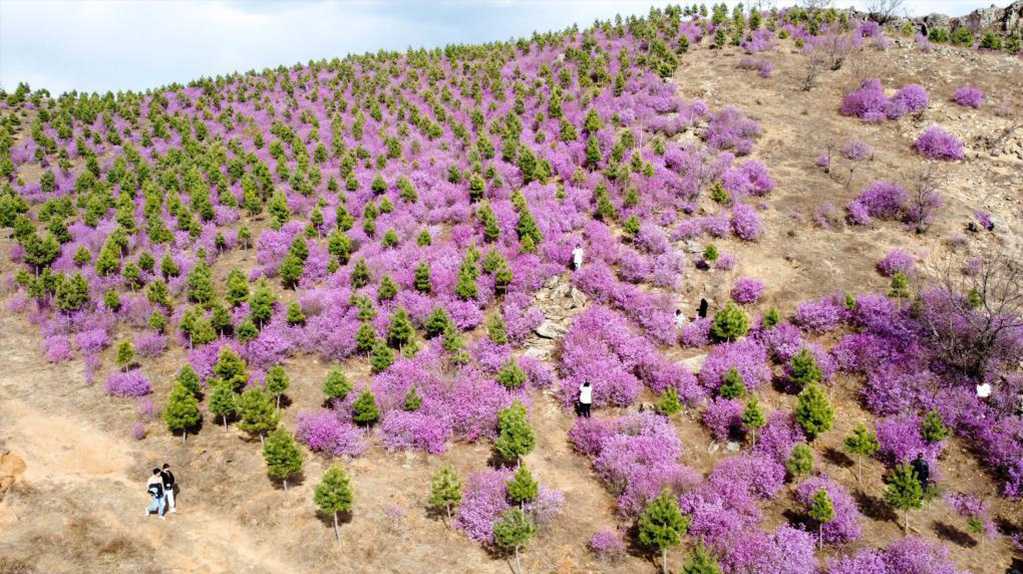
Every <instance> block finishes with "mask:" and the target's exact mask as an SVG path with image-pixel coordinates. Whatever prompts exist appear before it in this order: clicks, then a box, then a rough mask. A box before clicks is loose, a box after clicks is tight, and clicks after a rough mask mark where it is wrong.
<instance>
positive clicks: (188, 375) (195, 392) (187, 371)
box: [176, 363, 202, 398]
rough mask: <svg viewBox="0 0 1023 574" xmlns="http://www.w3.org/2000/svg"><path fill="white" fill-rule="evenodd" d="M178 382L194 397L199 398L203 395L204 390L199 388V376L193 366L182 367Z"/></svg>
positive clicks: (186, 364)
mask: <svg viewBox="0 0 1023 574" xmlns="http://www.w3.org/2000/svg"><path fill="white" fill-rule="evenodd" d="M176 381H177V383H178V384H179V385H181V386H183V387H185V388H186V389H188V392H190V393H192V396H194V397H196V398H199V396H200V395H201V394H202V389H201V388H200V386H199V383H200V381H199V375H197V374H196V373H195V369H193V368H192V365H189V364H188V363H185V366H183V367H181V370H179V371H178V376H177V379H176Z"/></svg>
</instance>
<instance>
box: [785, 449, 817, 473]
mask: <svg viewBox="0 0 1023 574" xmlns="http://www.w3.org/2000/svg"><path fill="white" fill-rule="evenodd" d="M785 470H787V471H788V473H789V476H791V477H792V478H793V479H797V478H799V477H801V476H806V475H808V474H810V472H811V471H812V470H813V451H812V450H810V447H809V445H807V444H806V443H805V442H799V443H796V445H795V446H793V447H792V452H791V453H789V458H788V459H787V460H786V461H785Z"/></svg>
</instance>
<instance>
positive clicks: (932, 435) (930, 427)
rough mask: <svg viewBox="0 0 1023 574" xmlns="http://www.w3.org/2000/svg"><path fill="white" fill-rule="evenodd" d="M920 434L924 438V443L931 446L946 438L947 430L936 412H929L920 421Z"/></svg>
mask: <svg viewBox="0 0 1023 574" xmlns="http://www.w3.org/2000/svg"><path fill="white" fill-rule="evenodd" d="M920 434H921V435H922V436H923V437H924V440H925V441H927V442H929V443H932V444H933V443H936V442H941V441H943V440H945V439H946V438H948V435H949V430H948V427H946V426H945V423H944V422H943V421H942V420H941V415H940V414H938V411H935V410H931V411H928V412H927V414H926V415H924V418H923V420H922V421H920Z"/></svg>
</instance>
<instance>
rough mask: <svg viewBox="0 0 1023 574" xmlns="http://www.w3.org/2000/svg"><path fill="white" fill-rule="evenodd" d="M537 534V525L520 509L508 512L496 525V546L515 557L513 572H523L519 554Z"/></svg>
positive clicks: (519, 573)
mask: <svg viewBox="0 0 1023 574" xmlns="http://www.w3.org/2000/svg"><path fill="white" fill-rule="evenodd" d="M535 533H536V525H535V524H533V521H532V520H530V519H529V517H528V516H526V513H525V512H523V511H522V509H520V508H512V509H510V510H506V511H505V512H504V514H502V515H501V518H500V519H498V521H497V522H495V523H494V544H496V545H497V547H498V548H500V549H502V550H504V551H511V552H512V553H513V556H514V557H515V562H514V568H513V570H514V571H515V572H516V573H518V574H521V572H522V563H521V559H520V557H519V554H520V552H521V551H522V547H523V546H525V545H526V543H527V542H529V539H530V538H532V537H533V535H534V534H535Z"/></svg>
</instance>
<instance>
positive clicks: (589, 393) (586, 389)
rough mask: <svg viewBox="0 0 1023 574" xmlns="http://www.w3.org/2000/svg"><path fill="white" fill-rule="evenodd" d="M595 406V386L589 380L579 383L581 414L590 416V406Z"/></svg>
mask: <svg viewBox="0 0 1023 574" xmlns="http://www.w3.org/2000/svg"><path fill="white" fill-rule="evenodd" d="M591 406H593V387H592V386H590V382H589V381H585V382H584V383H583V384H581V385H579V416H581V417H583V418H587V419H588V418H590V407H591Z"/></svg>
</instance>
